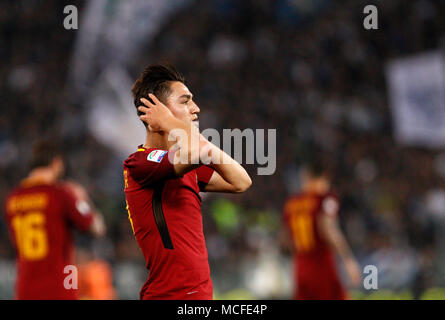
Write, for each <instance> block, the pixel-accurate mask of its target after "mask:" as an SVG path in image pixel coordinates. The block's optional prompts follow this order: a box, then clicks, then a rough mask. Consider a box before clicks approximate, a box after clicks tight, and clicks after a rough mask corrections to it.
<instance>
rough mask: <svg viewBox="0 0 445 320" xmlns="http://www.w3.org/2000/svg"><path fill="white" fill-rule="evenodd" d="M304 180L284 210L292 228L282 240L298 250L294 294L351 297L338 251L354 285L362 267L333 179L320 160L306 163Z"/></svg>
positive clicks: (301, 297) (288, 227)
mask: <svg viewBox="0 0 445 320" xmlns="http://www.w3.org/2000/svg"><path fill="white" fill-rule="evenodd" d="M302 180H303V184H302V191H301V192H300V193H298V194H296V195H294V196H291V197H290V198H289V199H288V200H287V201H286V202H285V205H284V210H283V211H284V212H283V219H284V223H285V226H286V229H285V230H288V232H286V233H282V235H283V236H284V237H282V241H284V243H286V242H287V243H288V244H291V247H292V249H294V250H295V253H294V278H295V281H296V285H295V291H294V298H295V299H299V300H343V299H347V294H346V291H345V289H344V287H343V285H342V283H341V281H340V278H339V275H338V273H337V271H336V267H335V256H334V253H337V254H339V255H340V257H341V259H342V261H343V264H344V266H345V269H346V272H347V274H348V276H349V278H350V280H351V284H352V285H353V286H357V285H358V284H359V282H360V269H359V266H358V264H357V262H356V260H355V258H354V256H353V254H352V252H351V250H350V248H349V246H348V244H347V242H346V240H345V238H344V236H343V234H342V232H341V230H340V227H339V223H338V218H337V216H338V211H339V200H338V198H337V197H336V195H335V194H333V193H332V192H331V191H330V182H329V179H328V177H327V175H326V173H325V172H324V170H323V168H322V166H321V165H320V164H319V163H317V162H316V161H314V162H311V163H310V164H309V165H308V166H307V167H306V170H305V172H304V174H303V179H302ZM286 235H287V237H286Z"/></svg>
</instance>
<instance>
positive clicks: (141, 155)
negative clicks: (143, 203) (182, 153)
mask: <svg viewBox="0 0 445 320" xmlns="http://www.w3.org/2000/svg"><path fill="white" fill-rule="evenodd" d="M172 156H173V155H171V154H170V152H169V151H166V150H158V149H149V150H148V151H141V152H136V153H134V154H133V155H131V156H130V157H129V158H128V159H127V160H125V161H124V168H127V169H128V173H129V174H130V176H131V177H132V178H133V180H134V181H136V182H137V183H138V184H140V185H141V186H143V187H148V186H150V185H152V184H154V183H156V182H158V181H161V180H166V179H171V178H175V177H176V173H175V170H174V166H173V163H172V162H171V161H170V160H169V159H172Z"/></svg>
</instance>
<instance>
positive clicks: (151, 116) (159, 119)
mask: <svg viewBox="0 0 445 320" xmlns="http://www.w3.org/2000/svg"><path fill="white" fill-rule="evenodd" d="M149 98H150V99H151V100H152V102H151V101H149V100H148V99H146V98H141V102H142V103H143V104H144V106H139V107H138V110H139V111H140V112H142V113H143V114H142V115H140V116H139V118H140V119H141V120H142V121H144V122H145V123H147V124H148V126H149V129H150V130H151V131H155V132H156V131H163V130H162V124H163V123H165V121H166V120H167V119H168V118H169V117H173V114H172V113H171V111H170V109H168V108H167V107H166V106H165V105H164V104H163V103H162V102H161V101H159V99H158V98H157V97H156V96H155V95H154V94H151V93H150V94H149Z"/></svg>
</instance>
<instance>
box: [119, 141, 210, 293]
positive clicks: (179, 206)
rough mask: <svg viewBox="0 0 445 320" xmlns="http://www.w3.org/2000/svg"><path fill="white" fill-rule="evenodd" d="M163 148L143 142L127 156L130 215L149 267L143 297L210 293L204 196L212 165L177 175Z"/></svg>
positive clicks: (142, 290) (126, 180) (125, 162)
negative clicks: (201, 193)
mask: <svg viewBox="0 0 445 320" xmlns="http://www.w3.org/2000/svg"><path fill="white" fill-rule="evenodd" d="M171 156H173V154H170V152H167V151H165V150H157V149H153V148H151V149H145V148H143V147H142V146H140V147H139V149H138V151H137V152H135V153H133V154H132V155H130V156H129V157H128V159H126V160H125V161H124V166H123V167H124V181H125V189H124V191H125V196H126V201H127V209H128V215H129V219H130V222H131V225H132V228H133V232H134V235H135V237H136V240H137V242H138V244H139V247H140V248H141V251H142V253H143V255H144V258H145V261H146V267H147V269H148V270H149V275H148V279H147V281H146V282H145V284H144V286H143V287H142V289H141V292H140V298H141V299H177V300H183V299H212V298H213V286H212V281H211V279H210V269H209V263H208V256H207V248H206V245H205V239H204V233H203V225H202V214H201V197H200V195H199V192H200V191H201V190H202V188H203V187H204V186H205V184H207V183H208V182H209V180H210V178H211V176H212V174H213V169H212V168H210V167H207V166H201V167H199V168H198V169H195V170H192V171H190V172H188V173H186V174H185V175H184V176H182V177H178V176H177V175H176V173H175V171H174V167H173V164H172V162H171V161H170V160H169V157H170V159H171Z"/></svg>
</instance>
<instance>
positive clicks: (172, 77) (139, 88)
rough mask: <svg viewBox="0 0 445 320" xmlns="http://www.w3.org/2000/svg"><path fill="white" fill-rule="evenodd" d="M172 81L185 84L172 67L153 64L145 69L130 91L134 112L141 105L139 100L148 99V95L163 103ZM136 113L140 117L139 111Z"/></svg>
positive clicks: (182, 77) (180, 75)
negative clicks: (152, 95)
mask: <svg viewBox="0 0 445 320" xmlns="http://www.w3.org/2000/svg"><path fill="white" fill-rule="evenodd" d="M172 81H179V82H182V83H184V82H185V79H184V76H183V75H182V74H181V73H179V72H178V71H177V70H176V69H175V68H174V67H173V66H172V65H161V64H154V65H150V66H148V67H146V68H145V69H144V71H143V72H142V73H141V75H140V76H139V78H137V79H136V81H135V83H134V84H133V88H132V89H131V92H132V93H133V98H134V105H135V107H136V110H137V107H139V106H141V105H142V102H141V100H140V99H141V98H146V99H149V98H148V94H149V93H151V94H154V95H155V96H156V97H157V98H158V99H159V100H161V102H163V103H165V102H166V100H167V97H168V95H169V94H170V82H172ZM137 113H138V116H140V115H141V112H140V111H139V110H138V111H137ZM144 124H145V123H144Z"/></svg>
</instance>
